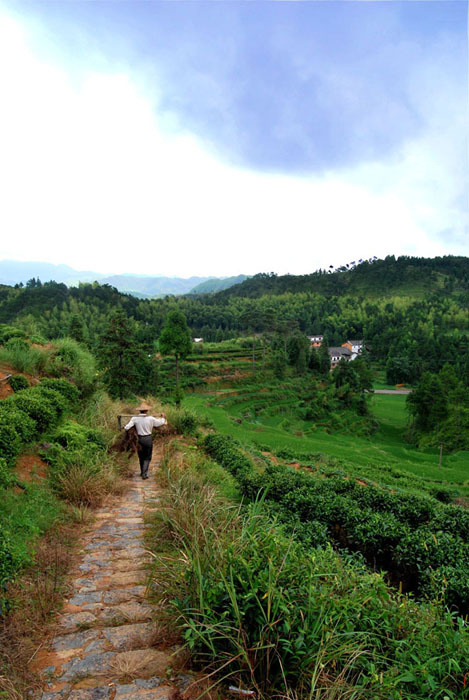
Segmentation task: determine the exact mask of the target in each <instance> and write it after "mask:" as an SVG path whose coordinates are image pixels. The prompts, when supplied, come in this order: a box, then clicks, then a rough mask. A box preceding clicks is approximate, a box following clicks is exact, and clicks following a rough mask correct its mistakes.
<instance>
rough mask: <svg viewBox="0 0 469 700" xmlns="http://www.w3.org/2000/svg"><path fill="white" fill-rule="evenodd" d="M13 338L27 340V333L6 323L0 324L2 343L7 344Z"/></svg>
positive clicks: (0, 339)
mask: <svg viewBox="0 0 469 700" xmlns="http://www.w3.org/2000/svg"><path fill="white" fill-rule="evenodd" d="M11 338H26V333H25V331H23V330H21V329H20V328H15V327H14V326H8V325H7V324H5V323H2V324H0V343H1V344H3V343H6V342H7V341H8V340H10V339H11Z"/></svg>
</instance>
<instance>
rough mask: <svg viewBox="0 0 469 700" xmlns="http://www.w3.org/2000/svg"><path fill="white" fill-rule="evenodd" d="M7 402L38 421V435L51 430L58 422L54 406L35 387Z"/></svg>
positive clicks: (10, 398) (11, 397) (15, 395)
mask: <svg viewBox="0 0 469 700" xmlns="http://www.w3.org/2000/svg"><path fill="white" fill-rule="evenodd" d="M7 401H9V402H10V403H11V404H12V405H13V406H15V407H16V408H19V409H20V410H21V411H24V413H26V415H28V416H30V417H31V418H32V419H33V420H34V421H36V426H37V431H38V433H43V432H44V431H45V430H47V429H48V428H51V427H52V426H53V425H54V424H55V423H56V421H57V412H56V409H55V407H54V404H53V403H52V402H51V401H50V400H49V399H48V398H46V397H45V396H44V395H41V394H40V392H39V391H37V390H36V389H35V388H33V387H31V388H30V389H25V390H24V391H21V392H19V393H18V394H14V395H13V396H10V397H9V398H8V399H7Z"/></svg>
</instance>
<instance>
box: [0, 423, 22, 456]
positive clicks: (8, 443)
mask: <svg viewBox="0 0 469 700" xmlns="http://www.w3.org/2000/svg"><path fill="white" fill-rule="evenodd" d="M3 420H4V419H3V416H2V417H0V454H1V455H2V457H3V458H4V459H5V460H6V462H7V464H11V465H13V464H14V462H15V460H16V457H17V456H18V454H19V451H20V448H21V440H20V437H19V435H18V433H17V432H16V430H15V429H14V428H13V427H12V426H11V425H9V424H8V423H5V422H3Z"/></svg>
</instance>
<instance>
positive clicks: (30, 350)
mask: <svg viewBox="0 0 469 700" xmlns="http://www.w3.org/2000/svg"><path fill="white" fill-rule="evenodd" d="M0 362H2V363H4V364H7V365H11V366H12V367H14V368H15V369H16V370H17V371H18V372H27V373H28V374H40V373H41V372H42V371H43V370H44V368H45V366H46V363H47V353H46V352H44V351H43V350H40V349H39V348H35V347H33V346H32V345H31V344H30V343H28V342H27V341H26V340H24V338H21V337H11V338H10V339H9V340H7V341H6V342H5V343H4V345H3V347H1V348H0Z"/></svg>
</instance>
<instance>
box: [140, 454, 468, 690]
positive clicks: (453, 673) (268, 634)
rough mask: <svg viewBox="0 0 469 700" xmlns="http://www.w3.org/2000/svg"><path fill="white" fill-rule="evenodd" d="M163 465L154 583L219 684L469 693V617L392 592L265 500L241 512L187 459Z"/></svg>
mask: <svg viewBox="0 0 469 700" xmlns="http://www.w3.org/2000/svg"><path fill="white" fill-rule="evenodd" d="M189 461H190V460H189ZM166 469H167V474H166V477H167V489H166V494H165V496H164V497H163V499H162V500H161V502H160V504H159V511H158V514H157V516H156V522H155V532H154V536H153V539H152V547H153V552H154V567H153V572H152V574H153V577H152V584H151V589H152V591H153V594H154V596H155V597H156V598H157V599H158V600H159V601H160V602H161V601H164V602H165V609H166V622H167V623H168V622H170V620H168V611H169V612H170V614H171V615H172V623H173V624H176V626H177V627H178V629H179V630H180V634H181V636H182V638H183V640H184V642H185V644H186V646H187V647H188V649H189V650H190V651H191V652H192V655H193V658H194V660H195V661H196V662H198V663H201V664H203V665H204V666H205V668H206V670H210V671H212V672H214V674H215V675H214V677H215V678H216V680H214V683H216V682H220V681H221V682H223V681H227V682H229V683H230V684H235V685H237V686H239V687H241V688H247V689H252V690H255V691H256V693H257V695H258V697H264V698H267V697H273V696H278V697H287V698H298V697H308V698H317V699H319V698H321V699H323V698H324V699H326V698H339V697H341V698H345V697H349V698H352V697H353V698H363V699H364V698H370V697H376V698H387V699H391V700H393V699H396V700H397V699H398V698H402V697H406V698H409V699H413V700H423V699H424V698H425V699H426V698H429V697H434V698H443V697H445V696H447V697H448V698H450V699H451V700H453V699H456V698H464V697H469V695H468V693H469V691H468V690H467V689H465V688H464V674H465V672H466V661H467V655H468V653H469V640H468V635H467V628H466V626H465V623H464V622H463V620H462V619H458V620H456V619H454V618H453V617H452V616H451V615H450V614H449V613H447V612H445V611H444V609H442V608H441V607H439V606H438V605H436V604H433V605H427V604H425V605H423V604H419V603H417V602H415V601H413V600H412V599H411V598H407V597H403V596H399V595H391V593H390V591H389V589H388V587H387V585H386V583H385V581H384V579H383V577H382V575H381V574H378V573H375V572H371V571H369V570H367V569H366V567H365V566H364V565H363V564H361V563H359V561H357V560H356V559H355V558H353V557H351V556H339V555H338V554H337V553H336V552H334V551H333V550H332V548H331V547H330V546H328V547H324V548H313V549H310V548H308V549H305V548H304V547H303V546H302V545H301V544H299V543H298V542H295V541H294V540H292V538H291V537H289V536H288V535H287V534H286V532H285V531H284V529H283V527H282V526H281V525H280V524H279V523H278V522H276V521H275V520H272V519H270V518H268V517H267V516H266V515H265V514H264V510H263V508H264V506H263V503H262V502H257V503H254V504H252V505H251V506H249V508H247V510H240V509H239V507H233V506H232V505H231V506H230V504H229V503H227V501H226V500H224V499H223V498H221V497H220V495H219V493H218V492H217V490H216V489H215V488H214V487H213V486H211V485H210V484H208V483H206V482H204V480H203V479H201V477H200V475H198V474H197V473H196V472H195V471H194V469H192V468H190V467H188V466H187V464H186V469H184V464H183V463H181V461H179V464H177V463H176V464H175V463H174V460H173V459H172V458H170V460H169V464H166Z"/></svg>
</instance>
